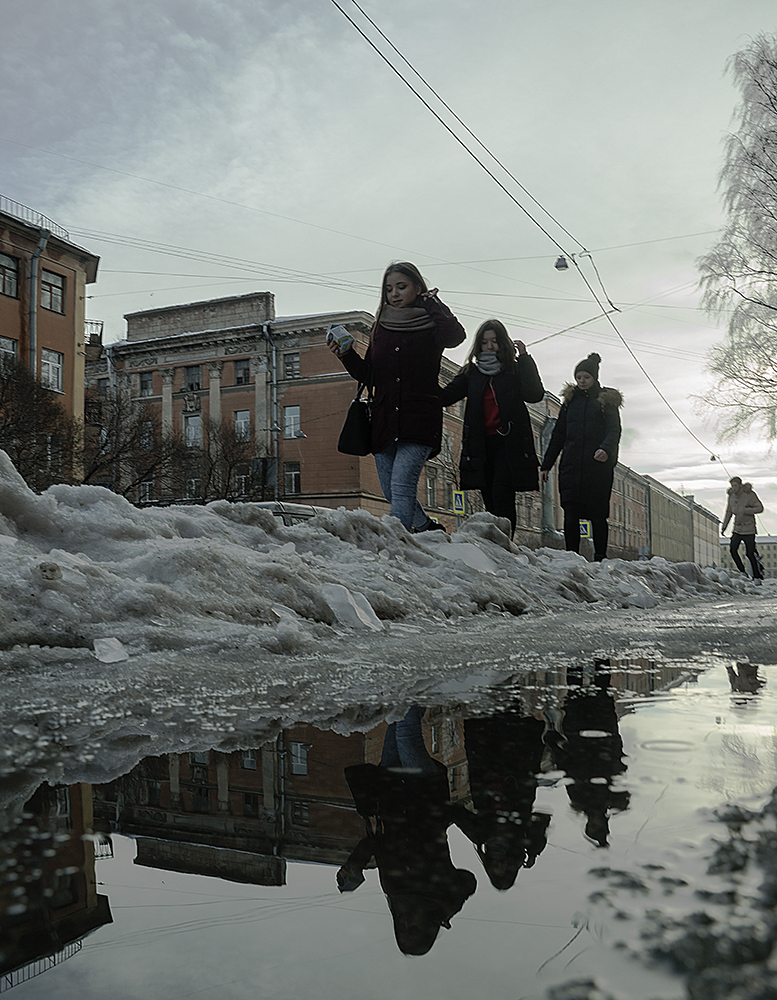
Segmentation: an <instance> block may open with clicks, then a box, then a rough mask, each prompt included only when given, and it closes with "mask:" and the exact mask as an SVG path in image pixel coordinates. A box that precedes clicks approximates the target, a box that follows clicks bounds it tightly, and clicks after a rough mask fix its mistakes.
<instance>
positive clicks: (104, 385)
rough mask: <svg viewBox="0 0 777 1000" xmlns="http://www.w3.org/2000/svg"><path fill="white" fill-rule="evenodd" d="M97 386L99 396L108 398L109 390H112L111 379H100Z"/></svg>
mask: <svg viewBox="0 0 777 1000" xmlns="http://www.w3.org/2000/svg"><path fill="white" fill-rule="evenodd" d="M95 385H96V386H97V395H98V396H107V395H108V389H109V388H110V385H111V382H110V379H107V378H98V379H97V382H96V383H95Z"/></svg>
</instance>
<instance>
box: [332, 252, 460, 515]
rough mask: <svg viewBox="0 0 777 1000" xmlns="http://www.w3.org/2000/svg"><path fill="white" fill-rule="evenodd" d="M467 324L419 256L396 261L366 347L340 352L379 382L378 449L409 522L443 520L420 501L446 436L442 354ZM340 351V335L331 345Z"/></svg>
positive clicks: (394, 511)
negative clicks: (424, 476)
mask: <svg viewBox="0 0 777 1000" xmlns="http://www.w3.org/2000/svg"><path fill="white" fill-rule="evenodd" d="M465 336H466V334H465V332H464V327H463V326H462V325H461V323H459V321H458V320H457V319H456V317H455V316H454V315H453V313H452V312H451V311H450V309H449V308H448V307H447V306H446V305H445V304H444V303H442V302H441V301H440V300H439V299H438V298H437V289H436V288H433V289H432V290H431V291H430V290H429V289H428V288H427V287H426V282H425V281H424V279H423V278H422V277H421V274H420V273H419V271H418V268H417V267H416V266H415V265H414V264H409V263H407V262H400V263H396V264H389V266H388V268H387V269H386V273H385V274H384V276H383V282H382V285H381V301H380V305H379V307H378V313H377V316H376V317H375V325H374V326H373V328H372V333H371V335H370V346H369V347H368V348H367V353H366V355H365V356H364V357H363V358H362V357H360V356H359V355H358V354H357V353H356V351H355V350H354V349H353V347H352V346H347V347H346V348H345V350H344V353H342V354H341V355H340V360H341V361H342V363H343V365H344V366H345V367H346V368H347V370H348V372H349V373H350V375H351V376H352V377H353V378H355V379H357V380H358V381H359V382H364V383H366V384H367V385H371V386H372V389H373V403H372V450H373V453H374V455H375V465H376V466H377V469H378V478H379V479H380V486H381V489H382V490H383V495H384V496H385V498H386V499H387V500H388V502H389V503H390V504H391V509H390V511H391V515H392V516H393V517H398V518H399V520H400V521H401V522H402V524H404V526H405V527H406V528H407V529H408V531H409V530H411V529H413V530H415V531H426V530H427V529H429V528H433V527H438V525H437V524H436V523H435V522H434V521H432V520H431V518H429V517H427V515H426V513H425V512H424V510H423V508H422V507H421V505H420V503H419V502H418V498H417V492H418V480H419V477H420V475H421V470H422V469H423V467H424V463H425V462H426V461H427V460H428V459H430V458H434V456H435V455H437V454H438V453H439V451H440V447H441V444H442V406H443V404H442V402H441V399H440V386H439V378H440V361H441V360H442V352H443V351H444V350H445V349H446V348H448V347H456V346H457V345H458V344H460V343H461V342H462V341H463V340H464V337H465ZM329 348H330V350H331V351H332V352H333V353H339V349H338V345H337V342H336V341H335V342H332V343H331V344H330V345H329Z"/></svg>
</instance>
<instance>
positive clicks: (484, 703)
mask: <svg viewBox="0 0 777 1000" xmlns="http://www.w3.org/2000/svg"><path fill="white" fill-rule="evenodd" d="M685 627H688V626H687V623H686V626H685ZM384 652H385V650H384ZM484 663H485V659H484V661H483V662H480V663H479V664H477V665H474V666H472V667H471V668H470V672H469V674H467V673H466V671H465V672H463V673H462V672H461V671H460V672H459V673H457V674H455V676H451V677H450V678H448V679H447V680H442V681H440V682H438V683H437V684H436V685H434V688H435V690H434V699H432V697H431V693H432V691H431V688H429V687H427V690H426V691H425V692H423V695H424V696H423V697H422V696H421V693H420V692H416V694H417V695H418V699H417V700H414V699H411V698H406V699H405V700H404V701H402V702H399V703H397V704H396V705H395V706H393V707H391V708H386V706H385V705H381V704H380V703H379V699H376V697H375V696H374V695H369V694H368V693H366V692H362V693H361V696H360V697H356V698H355V697H354V696H353V691H351V692H350V697H349V695H348V694H345V693H343V692H342V691H341V692H339V693H338V695H337V699H336V700H337V701H338V705H339V709H340V710H339V712H338V713H336V718H333V719H332V721H331V723H330V724H329V725H327V724H325V723H324V722H323V720H322V717H321V715H322V713H321V712H320V711H318V712H317V713H316V714H314V715H313V714H312V715H311V716H309V718H311V719H314V721H312V722H298V721H292V719H290V718H288V717H287V718H284V717H283V713H280V712H279V710H278V709H279V706H280V705H282V704H284V703H285V702H288V700H289V699H290V698H291V697H292V696H293V694H294V692H293V690H290V689H287V687H286V686H284V685H283V684H279V685H276V690H274V694H273V697H274V698H275V704H274V705H273V704H271V703H270V702H268V700H267V698H265V700H264V701H263V702H262V703H261V706H259V707H260V708H261V710H262V711H258V709H257V706H253V708H254V709H255V710H254V711H253V712H252V706H251V705H250V704H242V705H240V706H233V708H232V711H231V713H230V711H229V710H228V709H227V708H226V707H225V706H223V705H222V706H220V708H219V711H220V712H221V715H222V727H223V728H222V731H220V732H216V731H215V729H216V726H217V715H218V713H214V711H213V706H212V705H210V706H209V708H208V709H207V711H206V709H204V708H203V710H202V714H203V716H206V717H207V726H203V727H202V728H201V729H200V731H199V734H198V738H197V739H194V738H193V733H194V730H189V733H190V735H189V737H188V738H187V739H183V740H182V742H181V744H180V745H179V746H177V747H175V749H174V750H172V751H171V752H165V753H158V754H155V755H153V756H144V748H145V746H146V744H147V742H148V741H147V740H144V739H143V738H142V737H141V734H140V733H139V732H138V731H137V730H136V731H135V736H136V737H137V738H136V740H135V743H134V747H135V749H134V750H133V741H132V739H130V738H129V734H128V733H125V734H124V737H123V738H124V742H123V743H122V744H121V753H120V755H119V756H117V753H118V751H117V746H118V736H117V734H116V732H114V737H115V740H114V743H113V744H111V745H110V746H109V745H108V744H107V742H103V744H102V745H101V744H100V742H99V741H97V740H93V741H92V744H90V741H89V739H88V735H89V734H88V727H87V728H86V729H82V731H81V737H82V738H81V750H80V751H79V752H80V753H81V754H82V756H83V758H84V759H83V761H82V765H83V767H84V776H88V775H89V774H90V769H91V773H94V772H95V771H96V772H98V773H99V771H100V766H101V762H100V755H101V754H103V755H104V758H105V759H104V761H103V768H104V770H105V772H106V773H108V774H109V777H110V780H106V781H102V782H100V781H87V780H82V781H79V782H77V783H75V784H73V783H64V784H58V783H57V782H56V781H53V780H51V774H50V773H48V774H47V777H48V780H46V781H44V782H43V783H42V784H40V786H39V787H37V788H34V790H33V788H31V786H30V781H31V774H32V773H33V772H34V770H35V764H36V760H37V761H38V763H40V761H41V759H43V758H42V757H39V758H35V756H34V754H33V755H32V756H28V757H27V758H24V759H20V760H19V761H18V765H17V768H16V770H14V769H13V768H11V767H9V766H6V767H5V774H4V779H3V781H4V784H3V788H4V791H5V792H6V800H7V802H10V803H11V804H12V808H8V809H7V812H6V815H7V816H8V817H9V818H8V820H7V823H6V826H7V829H6V830H5V831H4V834H3V839H2V845H1V846H0V908H1V909H2V926H3V933H2V937H1V938H0V941H2V944H0V992H3V991H8V990H11V989H13V990H14V996H18V997H25V998H41V997H55V996H56V997H57V998H58V1000H60V998H69V997H71V996H72V997H74V998H75V997H80V998H85V1000H91V998H93V997H94V998H97V997H104V996H115V997H120V998H123V997H127V998H130V997H143V998H151V1000H154V998H157V997H158V998H160V1000H176V998H183V997H192V996H197V997H214V998H236V1000H237V998H243V997H249V996H250V997H257V996H259V997H268V998H270V997H271V998H276V997H277V998H286V997H289V998H290V997H299V996H316V997H322V998H329V997H344V998H350V997H353V998H356V997H359V998H362V997H364V996H369V997H375V998H383V997H386V998H389V997H390V998H392V1000H395V998H396V997H398V996H401V997H405V996H425V997H438V996H439V997H443V996H444V997H446V998H451V997H453V998H459V997H465V996H466V997H469V996H472V995H474V994H476V993H482V992H483V991H486V992H487V993H488V995H489V996H491V997H494V998H502V997H504V998H508V997H509V998H526V1000H545V998H552V1000H607V998H615V1000H618V998H630V1000H680V998H687V997H692V998H693V1000H700V998H701V997H704V998H705V1000H723V998H731V1000H733V998H734V997H736V998H737V1000H756V998H763V1000H765V998H766V997H773V996H774V995H775V992H774V989H775V986H774V982H773V981H772V979H771V976H772V973H771V972H770V971H769V964H770V961H771V956H772V953H773V951H774V948H775V943H776V942H777V923H776V922H775V919H774V917H773V915H772V914H773V910H774V903H775V901H777V865H775V863H774V862H775V856H777V846H776V845H775V836H776V835H775V833H774V828H775V817H776V816H777V807H775V805H774V803H773V801H772V795H773V791H774V788H775V786H776V785H777V726H776V725H775V720H777V715H776V714H775V707H777V706H776V705H775V688H777V667H775V666H774V665H773V664H772V663H770V662H760V663H755V662H750V659H749V658H748V657H747V654H746V653H741V654H740V656H738V657H732V656H730V655H723V654H722V653H721V652H720V651H718V652H717V653H714V652H708V653H707V654H706V655H704V656H699V657H681V658H667V657H665V656H661V655H660V654H659V653H657V652H656V651H655V650H653V651H652V652H651V653H649V654H647V655H634V654H626V655H621V656H614V655H610V656H602V655H599V656H587V655H586V656H578V657H577V658H575V657H572V656H564V657H557V658H555V659H553V658H548V659H546V660H545V662H544V663H541V664H536V665H534V666H533V667H528V666H526V665H524V666H523V667H522V668H521V669H515V664H513V665H512V666H511V667H508V665H506V664H504V663H503V664H502V666H501V667H497V666H495V665H494V664H493V663H492V664H491V667H490V669H486V667H485V666H484ZM468 676H469V681H470V682H469V683H467V680H466V678H467V677H468ZM292 687H293V686H292ZM330 697H331V698H332V699H335V692H332V691H330ZM270 701H271V699H270ZM376 701H378V704H376ZM192 704H193V703H192V700H191V699H189V700H188V701H187V702H186V704H185V705H182V706H180V711H181V713H182V718H181V719H179V720H178V722H179V723H180V727H181V729H183V728H184V727H183V716H185V717H186V718H187V719H188V720H189V721H190V722H191V720H192V718H196V715H195V716H192V712H193V711H194V709H193V708H192ZM273 707H274V708H275V712H273V711H271V709H272V708H273ZM82 708H83V709H84V710H86V709H88V708H89V706H86V705H84V706H82ZM172 708H173V709H174V708H175V706H172ZM166 709H167V710H168V711H169V710H170V709H171V706H166ZM240 713H243V714H245V713H247V714H248V715H249V716H250V717H251V719H252V726H253V732H252V736H253V738H252V739H247V737H246V731H247V726H246V724H245V722H244V721H243V723H242V724H238V723H237V718H238V716H239V715H240ZM241 717H242V716H241ZM165 724H168V728H169V729H172V730H174V731H177V730H176V720H175V718H173V716H170V718H167V719H163V720H160V719H156V720H155V725H156V726H163V725H165ZM25 726H26V727H28V728H27V729H25V728H24V727H25ZM30 726H31V724H30V722H29V719H27V721H24V720H21V721H20V722H19V726H18V727H17V728H20V732H19V733H17V739H18V740H19V741H22V744H20V745H23V746H25V747H28V750H29V751H30V753H32V751H33V750H34V749H35V747H36V741H35V740H33V736H36V739H37V740H38V741H40V740H44V741H45V740H48V741H49V743H52V742H54V743H55V742H56V740H55V739H54V738H53V737H52V736H50V735H49V736H44V735H42V732H43V727H42V726H38V727H37V733H31V732H29V731H28V730H29V728H30ZM65 728H66V729H67V727H65ZM208 731H210V732H211V735H212V739H211V740H210V741H209V740H208V739H207V733H208ZM67 732H68V739H69V740H71V741H72V742H73V743H75V742H77V733H78V729H77V728H76V729H67ZM120 735H121V734H119V736H120ZM24 741H26V742H24ZM84 748H86V749H84ZM48 749H49V747H48V746H38V747H37V750H38V751H39V753H40V754H45V753H46V752H47V751H48ZM59 749H62V748H59ZM44 770H45V769H44V768H43V767H41V768H40V771H44ZM20 797H21V798H22V799H24V800H25V801H24V804H23V806H21V805H20V802H19V800H20ZM770 984H771V985H770ZM769 990H771V992H769ZM737 991H739V992H737Z"/></svg>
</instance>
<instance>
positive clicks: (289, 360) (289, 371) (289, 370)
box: [283, 354, 300, 378]
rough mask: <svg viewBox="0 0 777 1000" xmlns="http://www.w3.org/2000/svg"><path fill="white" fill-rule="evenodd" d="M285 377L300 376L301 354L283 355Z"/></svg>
mask: <svg viewBox="0 0 777 1000" xmlns="http://www.w3.org/2000/svg"><path fill="white" fill-rule="evenodd" d="M283 377H284V378H299V377H300V375H299V354H284V355H283Z"/></svg>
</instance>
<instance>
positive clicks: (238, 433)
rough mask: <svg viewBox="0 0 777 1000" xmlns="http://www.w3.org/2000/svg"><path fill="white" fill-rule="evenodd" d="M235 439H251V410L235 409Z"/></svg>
mask: <svg viewBox="0 0 777 1000" xmlns="http://www.w3.org/2000/svg"><path fill="white" fill-rule="evenodd" d="M235 440H236V441H250V440H251V411H250V410H235Z"/></svg>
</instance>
